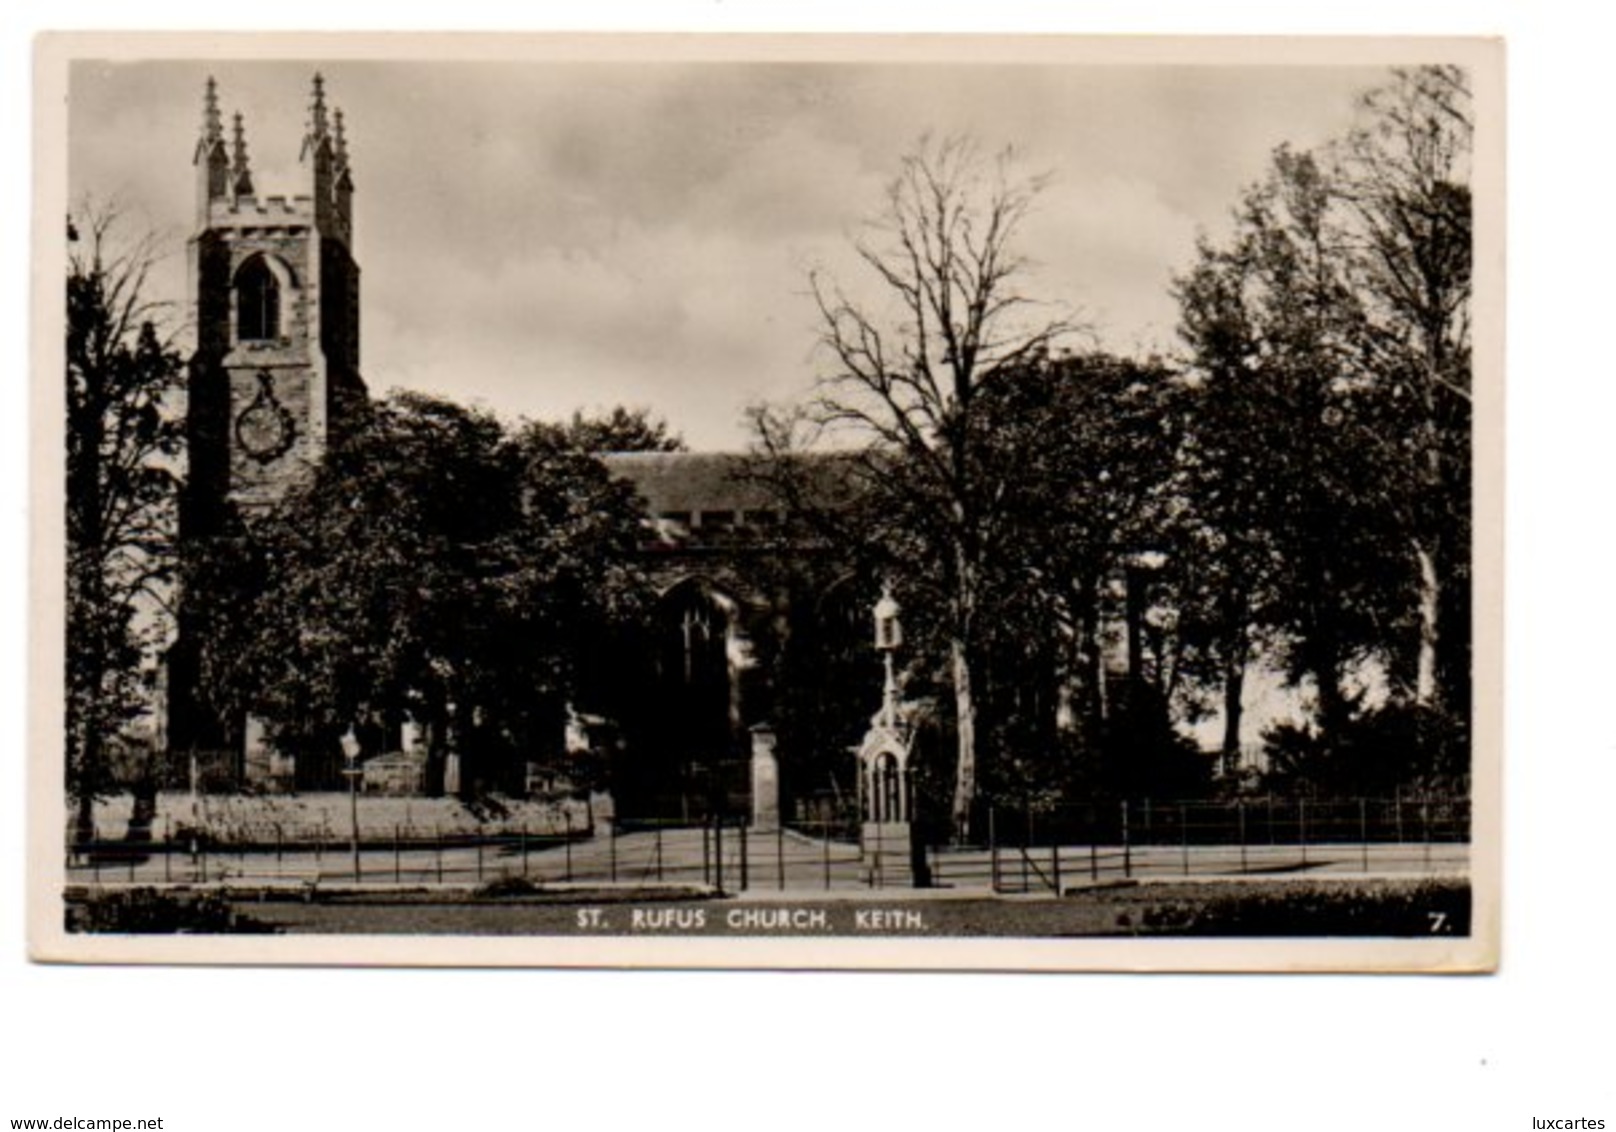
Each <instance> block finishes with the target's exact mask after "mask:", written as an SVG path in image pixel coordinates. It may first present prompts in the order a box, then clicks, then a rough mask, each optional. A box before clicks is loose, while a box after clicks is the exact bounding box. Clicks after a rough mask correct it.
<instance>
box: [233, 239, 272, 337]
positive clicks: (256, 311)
mask: <svg viewBox="0 0 1616 1132" xmlns="http://www.w3.org/2000/svg"><path fill="white" fill-rule="evenodd" d="M280 332H281V293H280V285H279V284H278V283H276V281H275V275H274V273H273V272H271V271H270V270H269V266H268V265H267V264H265V263H264V261H263V260H262V259H253V260H249V261H248V262H247V264H246V266H244V267H243V268H242V269H241V271H240V272H239V273H238V274H237V276H236V338H237V340H239V341H242V342H254V341H263V340H265V339H269V338H278V337H280Z"/></svg>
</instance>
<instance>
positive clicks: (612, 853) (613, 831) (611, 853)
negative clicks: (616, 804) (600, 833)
mask: <svg viewBox="0 0 1616 1132" xmlns="http://www.w3.org/2000/svg"><path fill="white" fill-rule="evenodd" d="M606 856H607V859H608V860H609V862H610V865H611V870H612V883H613V884H616V883H617V815H615V814H613V815H612V825H611V828H610V829H608V830H607V831H606Z"/></svg>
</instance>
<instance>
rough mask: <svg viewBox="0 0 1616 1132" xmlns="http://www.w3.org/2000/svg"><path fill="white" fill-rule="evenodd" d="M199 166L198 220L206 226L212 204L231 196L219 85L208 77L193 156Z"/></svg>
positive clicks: (197, 174)
mask: <svg viewBox="0 0 1616 1132" xmlns="http://www.w3.org/2000/svg"><path fill="white" fill-rule="evenodd" d="M191 164H192V165H195V166H196V177H197V180H196V203H197V219H198V221H199V222H202V223H205V222H206V220H207V215H208V209H209V208H210V207H211V206H212V202H213V201H217V200H223V199H224V197H225V196H227V195H228V194H229V192H230V155H229V154H228V153H226V152H225V145H224V124H223V122H222V121H221V120H220V118H219V84H218V83H216V82H214V81H213V76H212V75H209V76H208V82H207V86H206V87H205V88H204V90H203V95H202V133H201V135H200V136H199V137H198V138H197V139H196V150H195V152H194V153H192V155H191Z"/></svg>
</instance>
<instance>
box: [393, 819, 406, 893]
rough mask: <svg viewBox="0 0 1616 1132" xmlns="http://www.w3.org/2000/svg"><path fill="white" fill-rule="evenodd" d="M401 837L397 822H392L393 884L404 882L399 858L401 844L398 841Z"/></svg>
mask: <svg viewBox="0 0 1616 1132" xmlns="http://www.w3.org/2000/svg"><path fill="white" fill-rule="evenodd" d="M401 837H402V835H401V834H400V832H399V828H398V823H397V822H394V823H393V883H394V884H402V883H403V882H404V874H403V869H402V867H401V866H402V864H403V862H401V861H400V860H399V857H400V855H401V846H400V844H399V842H400V840H401Z"/></svg>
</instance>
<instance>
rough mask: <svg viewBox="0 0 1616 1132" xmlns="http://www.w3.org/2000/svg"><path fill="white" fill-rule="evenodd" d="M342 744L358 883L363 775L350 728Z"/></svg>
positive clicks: (357, 744) (357, 750) (356, 739)
mask: <svg viewBox="0 0 1616 1132" xmlns="http://www.w3.org/2000/svg"><path fill="white" fill-rule="evenodd" d="M339 742H340V743H341V744H342V757H343V758H344V759H345V760H347V763H348V765H347V766H346V767H344V768H343V770H342V774H343V777H345V778H346V779H347V780H348V820H349V828H350V830H351V831H352V838H351V845H352V847H353V878H354V883H355V884H358V883H359V875H360V874H359V776H360V775H361V774H363V773H364V771H363V770H362V769H360V766H359V738H358V736H356V735H355V734H354V732H353V728H352V727H351V726H350V727H349V728H348V730H347V732H346V733H345V734H344V735H343V736H342V738H341V739H340V740H339Z"/></svg>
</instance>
